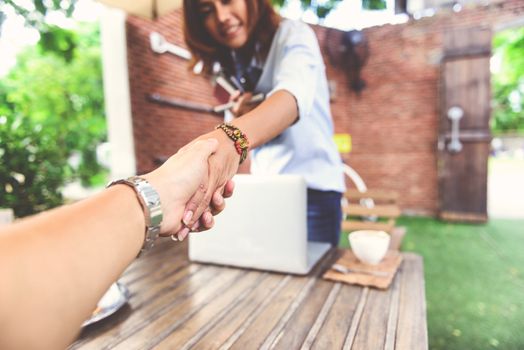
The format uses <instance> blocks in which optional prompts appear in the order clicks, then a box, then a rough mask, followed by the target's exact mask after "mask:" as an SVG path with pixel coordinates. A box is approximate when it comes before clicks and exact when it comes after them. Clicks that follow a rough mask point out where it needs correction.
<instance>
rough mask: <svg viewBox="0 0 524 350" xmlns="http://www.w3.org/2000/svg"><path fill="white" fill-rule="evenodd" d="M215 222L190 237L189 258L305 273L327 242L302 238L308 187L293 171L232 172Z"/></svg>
mask: <svg viewBox="0 0 524 350" xmlns="http://www.w3.org/2000/svg"><path fill="white" fill-rule="evenodd" d="M233 180H234V182H235V191H234V194H233V196H232V197H231V198H228V199H227V200H226V209H225V210H224V211H223V212H222V213H220V214H219V215H218V216H216V217H215V226H214V227H213V228H212V229H211V230H209V231H205V232H199V233H192V234H190V235H189V236H190V237H189V259H190V260H192V261H197V262H203V263H213V264H221V265H231V266H238V267H245V268H254V269H260V270H268V271H278V272H286V273H293V274H307V273H308V272H309V271H310V270H311V268H312V267H313V266H314V265H315V264H316V262H317V261H318V260H319V259H320V258H321V257H322V256H323V255H324V254H325V253H326V252H327V251H328V250H329V248H330V244H329V243H318V242H308V241H307V188H306V183H305V181H304V179H303V178H302V177H301V176H297V175H271V176H259V175H236V176H235V177H234V179H233Z"/></svg>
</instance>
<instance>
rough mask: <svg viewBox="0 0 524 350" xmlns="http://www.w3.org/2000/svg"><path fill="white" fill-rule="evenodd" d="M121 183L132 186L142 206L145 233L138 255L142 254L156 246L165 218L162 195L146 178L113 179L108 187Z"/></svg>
mask: <svg viewBox="0 0 524 350" xmlns="http://www.w3.org/2000/svg"><path fill="white" fill-rule="evenodd" d="M119 184H121V185H126V186H128V187H130V188H132V189H133V190H134V192H135V197H136V199H137V201H138V202H139V204H140V206H141V207H142V214H143V218H144V223H145V225H144V226H145V234H144V242H143V244H142V249H141V250H140V253H139V254H138V256H140V255H141V254H142V253H144V252H146V251H148V250H149V249H151V248H152V247H153V246H154V243H155V240H156V239H157V238H158V236H159V234H160V226H161V224H162V219H163V213H162V205H161V202H160V196H159V194H158V193H157V192H156V190H155V189H154V187H153V186H152V185H151V184H150V183H149V182H148V181H147V180H146V179H145V178H141V177H138V176H132V177H130V178H127V179H120V180H116V181H112V182H110V183H109V184H108V185H107V187H110V186H113V185H119Z"/></svg>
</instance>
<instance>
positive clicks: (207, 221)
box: [204, 211, 213, 226]
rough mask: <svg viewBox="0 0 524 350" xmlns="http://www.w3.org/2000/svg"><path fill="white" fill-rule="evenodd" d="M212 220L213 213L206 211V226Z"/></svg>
mask: <svg viewBox="0 0 524 350" xmlns="http://www.w3.org/2000/svg"><path fill="white" fill-rule="evenodd" d="M211 220H213V215H211V213H210V212H208V211H206V212H205V213H204V222H205V223H206V226H208V225H209V224H211Z"/></svg>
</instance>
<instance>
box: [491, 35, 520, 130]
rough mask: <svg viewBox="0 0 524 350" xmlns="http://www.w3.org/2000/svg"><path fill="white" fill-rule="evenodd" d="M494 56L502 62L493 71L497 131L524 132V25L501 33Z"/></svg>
mask: <svg viewBox="0 0 524 350" xmlns="http://www.w3.org/2000/svg"><path fill="white" fill-rule="evenodd" d="M493 50H494V55H495V56H496V57H500V58H501V61H502V65H501V69H500V71H499V72H497V73H496V74H493V81H492V85H493V104H492V105H493V118H492V128H493V130H494V131H495V132H508V131H521V132H522V131H524V27H521V28H518V29H511V30H506V31H504V32H501V33H499V34H497V35H496V36H495V39H494V42H493Z"/></svg>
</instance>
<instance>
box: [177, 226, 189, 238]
mask: <svg viewBox="0 0 524 350" xmlns="http://www.w3.org/2000/svg"><path fill="white" fill-rule="evenodd" d="M188 234H189V229H188V228H187V227H184V228H183V229H182V231H180V233H179V234H178V240H179V241H183V240H184V239H186V237H187V235H188Z"/></svg>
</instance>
